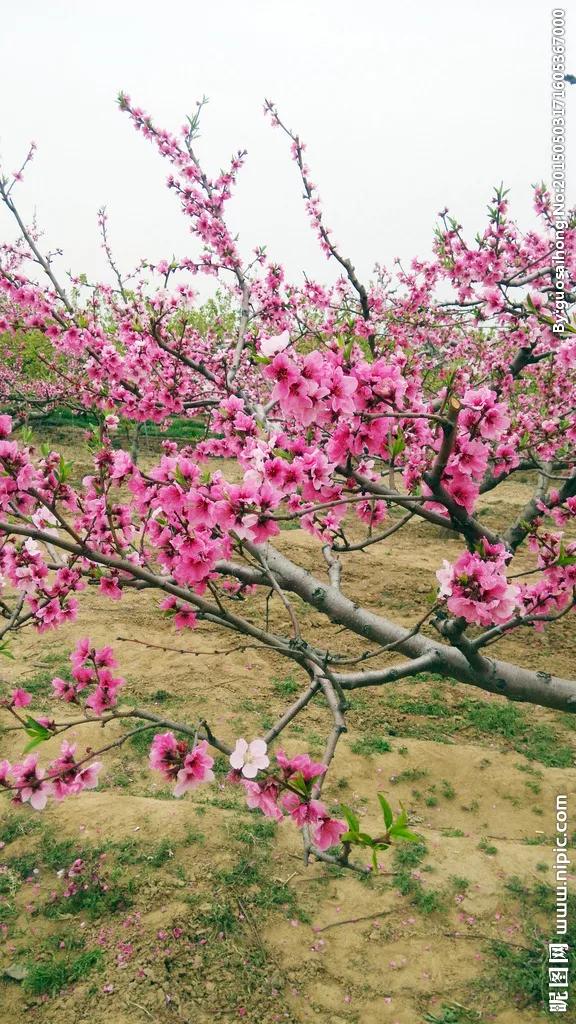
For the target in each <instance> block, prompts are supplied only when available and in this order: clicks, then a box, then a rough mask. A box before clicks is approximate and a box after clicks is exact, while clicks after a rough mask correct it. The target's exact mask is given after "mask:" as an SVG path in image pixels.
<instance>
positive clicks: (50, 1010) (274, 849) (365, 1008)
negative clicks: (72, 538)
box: [0, 484, 576, 1024]
mask: <svg viewBox="0 0 576 1024" xmlns="http://www.w3.org/2000/svg"><path fill="white" fill-rule="evenodd" d="M502 493H503V497H502V496H500V492H498V496H497V497H496V495H494V498H493V499H492V500H488V501H487V502H486V512H485V515H486V521H487V522H494V523H496V522H498V521H499V520H500V519H501V518H502V517H503V518H504V519H506V518H509V517H510V515H511V514H512V513H513V512H514V511H519V509H520V508H521V506H522V503H523V502H524V501H525V499H526V497H527V496H528V495H529V493H530V492H529V487H528V484H514V485H510V486H508V487H507V488H505V489H503V492H502ZM399 536H400V539H398V538H393V540H394V544H391V545H390V546H389V547H386V546H384V547H382V548H380V549H379V548H371V549H369V554H367V555H361V554H359V555H354V556H350V559H349V562H347V565H346V570H345V573H344V577H343V587H344V589H345V590H346V592H347V593H349V594H350V595H351V596H355V597H356V598H357V599H358V600H361V601H362V603H363V604H364V605H367V606H369V607H372V608H374V609H379V610H381V611H383V612H386V611H388V612H389V613H390V614H391V615H393V616H394V617H395V618H396V619H397V620H399V621H402V622H405V623H406V624H408V623H410V622H412V621H414V616H415V613H421V612H422V610H425V607H426V604H425V600H426V595H427V594H428V593H430V591H431V590H432V589H433V587H434V583H435V578H434V571H435V570H436V569H437V568H438V566H439V565H440V564H441V560H442V558H452V557H453V556H454V555H455V554H456V553H457V552H458V551H459V550H460V547H459V545H458V543H457V542H455V541H453V540H450V539H446V538H445V537H444V536H442V535H440V533H439V532H434V531H432V532H430V530H429V529H426V528H424V527H423V526H414V527H410V528H409V529H407V530H405V531H403V532H402V533H401V534H400V535H399ZM424 538H426V540H425V542H424ZM280 546H281V547H282V548H284V549H285V550H286V551H290V552H291V553H292V554H294V555H295V556H296V555H297V556H298V557H299V558H300V559H301V560H302V561H303V562H304V563H305V564H307V565H309V566H310V567H314V568H315V571H317V572H319V573H322V572H323V569H322V568H321V567H320V566H319V565H318V564H317V563H316V562H315V558H316V553H315V550H316V549H315V545H314V542H313V541H312V540H311V539H310V538H309V537H308V536H306V535H305V534H303V533H302V532H301V531H297V530H294V531H292V530H291V531H287V532H285V533H283V535H282V537H281V540H280ZM158 600H159V599H158V598H157V597H156V596H153V595H149V594H145V595H142V594H141V595H137V594H134V593H128V594H126V596H125V597H124V598H123V599H122V601H121V602H119V603H113V602H111V601H109V600H106V599H105V598H101V597H99V596H98V595H97V594H95V593H90V594H89V595H88V596H87V599H86V600H84V601H83V602H82V610H81V616H80V618H79V620H78V622H76V623H75V624H74V625H73V626H70V627H67V628H65V629H62V630H60V631H58V632H57V633H54V634H48V635H45V636H43V637H42V636H38V635H36V634H32V633H28V634H26V635H22V636H21V637H19V638H18V640H17V641H16V642H15V643H14V645H13V650H14V653H15V655H16V660H15V662H13V663H12V662H10V663H6V665H3V666H2V675H3V679H4V680H5V682H6V683H8V684H10V685H13V684H14V682H15V681H19V682H21V683H22V684H23V685H24V684H26V685H27V686H28V688H29V689H31V690H32V691H33V692H34V695H35V702H34V704H33V709H34V710H35V711H37V712H40V709H47V708H48V707H49V706H50V704H49V702H48V701H47V699H46V698H47V694H48V693H49V691H50V679H51V678H52V676H53V675H57V674H61V673H62V671H63V665H64V664H65V661H66V658H67V655H68V653H69V651H70V650H71V649H72V647H73V645H74V643H75V642H76V640H77V639H78V638H79V637H81V636H84V635H90V637H91V638H92V640H93V641H94V643H95V644H97V645H100V644H102V643H111V644H113V645H114V647H115V648H116V651H117V654H118V657H119V661H120V666H121V671H122V674H123V675H124V676H125V677H126V679H127V686H126V688H125V694H124V702H125V704H126V705H129V704H147V705H148V706H149V707H152V708H154V710H155V711H158V712H159V713H163V714H165V715H166V717H168V718H171V719H174V720H179V721H186V722H188V723H194V722H195V721H197V720H198V719H199V718H200V717H202V718H206V719H207V720H208V722H209V723H210V725H211V726H212V728H213V729H214V731H215V732H216V733H217V734H218V735H220V736H221V737H222V738H223V739H224V740H226V741H228V742H233V741H234V738H235V737H237V736H238V735H245V736H247V737H252V736H254V735H258V734H259V733H260V732H261V731H262V729H263V728H266V727H267V726H268V725H269V724H271V722H272V721H273V720H274V719H275V718H276V717H277V716H278V715H279V714H280V713H281V712H282V710H283V708H285V707H286V706H287V705H288V704H289V703H290V701H291V700H293V699H294V694H295V693H297V691H298V689H299V688H300V687H301V686H302V685H304V679H303V678H302V676H301V675H300V674H299V672H298V670H295V669H292V668H291V667H290V666H289V665H288V666H287V664H286V663H285V662H283V661H282V660H281V659H279V658H277V657H275V656H273V655H268V654H265V653H264V652H262V651H259V650H245V651H239V650H233V651H232V653H224V652H226V651H228V650H229V649H230V648H234V647H236V646H237V644H235V642H234V638H233V637H232V636H231V635H224V634H223V633H222V632H218V631H215V630H212V629H208V628H206V627H204V626H201V627H200V628H199V629H197V630H196V631H194V632H193V633H188V634H186V635H184V636H182V635H181V634H180V635H179V634H175V633H174V632H173V631H172V630H171V628H170V626H169V624H168V623H167V622H165V621H163V620H162V619H161V617H160V616H159V615H158V614H157V611H156V607H157V604H158ZM246 607H247V606H246ZM281 611H282V610H281V609H274V611H273V614H274V615H278V616H280V615H281ZM248 613H249V609H248ZM302 616H303V617H302V622H303V628H304V631H305V634H306V635H307V636H308V637H313V638H314V640H315V641H316V642H318V641H320V640H321V639H325V640H327V639H328V638H331V639H332V640H333V638H334V634H335V627H333V626H331V625H330V624H329V623H326V622H325V621H324V620H322V618H321V617H320V616H319V615H317V614H316V613H315V612H310V611H307V610H305V609H304V610H303V611H302ZM120 638H122V639H120ZM575 641H576V636H575V631H574V625H573V620H572V621H570V620H569V619H568V618H567V619H563V620H561V621H560V622H559V623H558V624H557V625H556V626H555V627H554V628H552V629H551V630H549V631H548V632H546V633H543V634H533V633H526V634H523V635H520V636H516V637H515V638H514V639H510V640H507V641H505V642H503V643H502V644H501V645H500V646H499V648H498V655H499V656H500V657H502V658H509V659H515V658H517V659H518V660H519V661H520V662H521V663H522V664H524V665H526V666H531V667H534V668H538V669H542V670H546V671H556V672H558V673H559V674H565V675H567V676H568V675H571V674H573V671H574V668H573V666H574V663H575V657H574V655H575V650H576V642H575ZM146 645H158V647H162V646H171V647H177V648H185V649H186V650H187V651H190V652H192V653H190V654H180V653H176V652H175V651H162V650H159V649H157V648H156V647H154V646H146ZM341 649H346V650H349V651H358V650H360V649H361V648H360V646H359V644H357V643H356V641H353V640H352V641H350V642H346V643H345V644H344V643H343V644H342V648H341ZM349 726H350V729H349V733H348V734H347V736H345V737H344V739H343V740H342V742H341V745H340V747H339V749H338V753H337V756H336V759H335V762H334V765H333V768H332V771H331V775H330V780H329V783H328V784H327V787H326V798H327V801H328V802H329V803H330V805H331V806H333V807H337V805H338V802H339V801H340V800H343V801H344V802H345V803H347V804H349V805H351V806H353V807H354V808H355V810H356V811H357V812H358V813H359V814H360V815H362V821H363V824H364V823H365V825H366V828H367V830H368V831H370V830H371V829H372V828H377V800H376V794H377V792H379V791H380V792H383V793H385V794H386V796H387V798H388V799H389V801H390V802H391V803H392V805H393V806H394V807H395V808H398V807H399V805H400V803H403V804H405V806H406V807H407V808H408V809H409V810H410V814H411V820H412V823H413V827H414V829H415V830H416V831H418V832H419V833H420V834H421V835H422V837H423V843H422V844H420V845H418V846H417V847H408V845H407V846H406V847H405V848H402V849H399V850H397V851H394V852H391V853H389V854H388V855H386V856H384V855H383V856H382V857H381V867H382V871H381V873H380V874H379V875H378V876H377V877H374V878H372V879H370V880H369V881H364V880H362V879H361V878H359V877H358V876H354V875H352V874H350V873H345V872H342V871H340V870H336V869H334V870H333V869H331V868H329V867H328V866H326V865H321V864H312V865H310V866H309V867H308V868H306V867H304V865H303V864H302V860H301V851H300V847H299V842H298V834H297V832H296V830H295V829H294V828H293V827H292V826H291V824H290V823H289V822H284V823H283V824H282V825H281V826H280V827H278V828H275V827H274V826H272V825H270V824H269V823H268V822H265V821H264V819H263V818H262V816H260V815H259V814H258V813H257V812H256V813H250V812H248V811H247V810H246V808H245V806H244V805H243V801H242V799H241V796H240V794H238V793H237V791H236V790H235V789H233V788H232V787H230V786H227V785H224V783H223V782H222V781H221V779H222V777H223V775H222V773H223V770H224V769H225V766H224V765H220V766H219V768H220V778H219V781H218V782H217V783H216V784H214V785H213V786H212V787H204V788H202V789H201V790H197V791H196V792H195V793H193V794H191V795H188V796H187V797H185V798H183V799H182V800H175V799H174V798H173V797H172V796H171V795H170V793H169V791H168V790H167V789H166V788H165V787H164V785H163V783H162V782H161V780H160V781H159V779H158V777H157V776H153V775H152V774H151V773H149V772H148V770H147V767H146V753H147V748H148V743H149V740H147V741H146V744H145V745H142V744H138V746H135V745H134V744H133V743H130V742H129V743H127V744H126V745H125V746H124V747H122V748H120V749H119V750H115V751H113V752H112V756H111V757H109V759H108V760H107V761H106V771H105V772H104V773H103V774H102V786H101V787H100V788H99V790H98V791H96V792H93V793H86V794H84V795H82V796H81V797H79V798H77V799H73V800H68V801H65V802H64V803H63V804H61V805H54V804H52V805H51V806H50V808H49V809H47V810H46V812H45V813H44V814H42V815H37V814H36V815H35V813H34V812H30V811H28V810H27V809H25V810H20V811H13V810H10V809H7V811H6V814H5V816H4V825H3V832H2V833H1V835H2V841H3V843H4V846H3V848H2V849H0V863H3V864H4V865H5V866H6V867H5V869H4V873H2V872H0V892H1V894H2V895H1V896H0V899H1V900H2V902H1V903H0V923H1V926H2V928H3V931H4V934H5V945H4V951H3V958H2V962H1V964H0V967H1V968H2V969H6V968H9V969H13V968H14V966H15V965H16V967H17V968H18V967H19V966H22V965H24V967H25V968H26V969H27V970H28V975H27V979H25V980H24V982H22V981H21V980H15V979H12V978H9V977H6V976H5V977H4V978H3V979H2V981H0V1003H1V1007H2V1008H1V1009H0V1021H1V1022H2V1024H23V1022H27V1021H38V1022H42V1024H52V1022H56V1021H58V1022H59V1024H72V1021H74V1022H75V1024H80V1022H85V1021H86V1022H87V1021H90V1022H91V1024H128V1022H135V1021H142V1022H146V1021H147V1020H153V1021H155V1022H161V1024H164V1022H172V1021H173V1022H178V1024H188V1022H198V1024H204V1022H208V1021H223V1022H226V1024H232V1022H236V1021H244V1022H247V1024H268V1022H275V1021H288V1022H294V1024H310V1022H313V1021H319V1020H322V1021H324V1020H326V1021H330V1022H331V1024H332V1022H334V1024H356V1022H362V1024H395V1022H396V1024H418V1022H421V1021H422V1022H423V1021H426V1020H429V1021H433V1022H434V1021H437V1022H445V1024H466V1022H474V1021H495V1022H497V1024H513V1022H514V1024H515V1022H519V1024H531V1022H536V1021H538V1020H541V1019H542V1013H541V1011H540V1010H539V1008H538V1006H537V1004H536V1003H535V1002H534V1000H532V1001H530V999H529V995H530V993H529V991H528V990H529V988H530V986H531V985H534V984H535V985H536V987H538V984H539V980H538V972H539V970H540V968H539V966H538V965H536V966H534V965H533V963H532V959H531V957H532V951H533V948H534V946H535V945H536V947H538V942H539V941H540V940H539V939H538V938H537V935H538V934H539V933H538V928H540V929H542V930H543V931H544V932H546V930H548V931H549V932H550V933H552V931H553V921H554V918H553V898H552V894H551V890H550V884H551V882H552V864H553V854H552V846H553V829H554V809H555V795H556V794H557V793H558V792H563V793H567V795H568V799H569V801H570V799H572V804H574V805H575V806H576V804H575V794H574V790H575V781H576V770H575V768H574V735H575V733H574V724H573V722H572V720H571V719H570V718H569V716H566V715H559V714H555V713H552V712H549V711H546V710H544V709H534V708H531V707H526V708H521V707H519V705H517V704H514V705H512V704H510V703H508V702H506V701H505V700H503V699H501V698H496V697H494V698H492V697H490V696H488V695H486V694H482V693H481V692H480V691H477V690H475V689H473V688H470V687H465V686H462V685H460V684H458V685H455V684H451V683H449V682H445V681H441V680H439V679H438V678H437V677H429V676H428V677H426V678H417V679H415V680H409V681H406V682H403V683H400V684H397V685H395V686H392V687H386V688H383V689H381V690H375V691H373V692H369V691H367V690H363V691H360V692H358V693H357V694H354V696H353V699H352V709H351V712H350V715H349ZM328 728H329V719H328V715H327V712H326V710H325V708H324V707H323V705H322V704H321V703H320V702H319V701H315V702H313V703H312V705H311V706H310V707H309V709H308V711H307V712H306V713H305V714H303V715H302V716H301V717H300V718H299V719H297V720H296V722H295V723H294V724H293V725H292V726H291V727H289V729H288V730H287V731H286V733H285V734H284V736H283V738H282V744H281V745H282V746H283V747H285V748H286V749H287V750H288V751H290V752H292V751H294V752H295V751H298V750H309V751H311V752H312V753H313V754H320V753H321V751H322V747H323V739H324V737H325V735H326V732H327V730H328ZM122 729H123V726H122V725H121V724H119V723H115V724H113V725H111V726H108V727H107V728H106V730H105V731H104V733H103V730H102V728H101V727H100V726H98V725H90V726H85V727H83V728H82V729H81V728H77V729H72V730H70V734H69V736H70V738H71V739H73V740H75V741H76V742H77V743H78V745H79V749H84V748H85V747H87V746H92V747H94V748H96V747H97V746H100V745H102V744H103V739H102V737H103V735H104V740H107V739H114V738H115V737H117V736H119V735H120V734H121V732H122ZM1 739H2V756H8V757H11V756H13V757H16V756H17V755H18V754H19V753H20V752H21V749H22V740H21V738H20V737H19V736H15V734H14V733H5V734H4V735H3V736H2V738H1ZM51 753H52V749H51V745H50V744H47V745H46V749H44V748H42V758H43V759H44V758H45V757H46V758H47V757H48V755H50V754H51ZM31 821H32V825H30V822H31ZM94 851H95V852H94ZM77 856H84V857H85V858H90V857H92V856H93V857H96V858H98V864H99V868H98V871H99V872H100V873H101V875H102V876H103V877H105V879H106V885H107V889H106V890H105V893H103V892H102V891H101V889H98V893H97V896H96V897H95V898H94V899H88V897H86V901H85V902H84V904H82V902H81V901H80V902H79V901H76V903H75V904H69V903H68V902H67V901H66V900H65V899H64V898H63V897H62V890H63V888H64V884H65V883H64V882H63V881H62V879H61V878H60V877H59V876H58V871H59V870H60V869H62V868H66V867H68V866H69V864H70V863H71V862H72V861H73V860H74V859H75V857H77ZM2 883H3V884H2ZM493 941H497V942H499V943H500V945H498V946H494V945H493ZM62 963H65V964H67V965H68V974H67V975H63V976H62V978H61V979H60V980H58V979H59V978H60V976H59V975H58V970H59V968H60V966H61V964H62ZM522 964H524V965H525V967H526V970H525V972H524V973H522V972H523V967H522ZM38 965H40V966H41V968H42V971H41V972H40V974H41V980H40V981H39V982H37V983H36V984H34V983H33V980H32V979H35V978H36V974H37V973H38V971H36V974H35V973H34V969H35V968H38ZM70 965H72V966H70ZM42 972H44V973H43V974H42ZM16 973H18V971H16ZM53 975H54V977H55V979H56V980H51V978H52V976H53ZM42 977H43V978H44V981H42ZM46 977H47V979H48V980H46ZM540 980H541V979H540ZM43 986H44V988H43ZM450 1005H452V1010H451V1011H449V1009H448V1007H449V1006H450ZM450 1013H451V1014H452V1015H451V1016H450ZM426 1014H428V1015H429V1016H428V1017H426ZM564 1019H565V1020H566V1019H570V1018H569V1015H565V1016H564Z"/></svg>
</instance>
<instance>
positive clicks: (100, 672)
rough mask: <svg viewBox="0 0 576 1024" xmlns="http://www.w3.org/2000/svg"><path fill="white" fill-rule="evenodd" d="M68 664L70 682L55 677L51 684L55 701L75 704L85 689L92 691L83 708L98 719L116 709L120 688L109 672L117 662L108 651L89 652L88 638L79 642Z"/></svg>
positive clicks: (109, 648) (78, 701)
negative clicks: (97, 716) (70, 675)
mask: <svg viewBox="0 0 576 1024" xmlns="http://www.w3.org/2000/svg"><path fill="white" fill-rule="evenodd" d="M70 661H71V662H72V677H73V682H68V680H66V679H61V678H60V677H59V676H56V677H55V678H54V679H53V680H52V689H53V691H54V694H55V696H56V697H60V699H61V700H65V701H67V702H68V703H73V704H79V703H80V701H81V698H80V694H81V693H82V692H83V691H84V690H86V689H87V688H88V687H92V686H94V687H95V689H94V690H93V691H92V692H91V693H90V695H89V696H88V698H87V699H86V701H85V706H86V707H87V708H90V709H91V711H93V712H94V714H96V715H102V714H103V713H104V712H105V711H110V710H111V709H112V708H114V707H116V704H117V702H118V696H117V695H118V690H119V689H120V687H121V686H124V682H125V681H124V679H123V678H122V677H121V676H114V675H113V674H112V672H111V671H110V670H111V669H113V668H116V667H117V661H116V659H115V657H114V653H113V651H112V648H111V647H101V648H99V649H96V648H93V647H92V646H91V643H90V639H89V637H84V638H83V639H82V640H79V641H78V643H77V645H76V648H75V650H74V651H73V652H72V654H71V655H70Z"/></svg>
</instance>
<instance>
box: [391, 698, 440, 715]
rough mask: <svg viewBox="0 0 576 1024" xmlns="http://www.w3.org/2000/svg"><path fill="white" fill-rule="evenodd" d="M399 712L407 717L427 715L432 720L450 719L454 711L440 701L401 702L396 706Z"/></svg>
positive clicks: (422, 699) (423, 699)
mask: <svg viewBox="0 0 576 1024" xmlns="http://www.w3.org/2000/svg"><path fill="white" fill-rule="evenodd" d="M395 707H396V708H397V709H398V711H403V712H404V713H405V714H407V715H425V716H427V717H430V718H450V716H451V715H452V709H451V708H450V707H449V706H448V705H446V704H441V703H440V702H439V701H435V700H426V699H425V698H421V699H420V700H414V699H413V700H400V701H398V702H397V703H396V704H395Z"/></svg>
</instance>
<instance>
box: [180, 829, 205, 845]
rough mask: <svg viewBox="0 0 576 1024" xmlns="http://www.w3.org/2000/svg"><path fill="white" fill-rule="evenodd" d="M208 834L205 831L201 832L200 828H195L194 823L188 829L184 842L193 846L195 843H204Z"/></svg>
mask: <svg viewBox="0 0 576 1024" xmlns="http://www.w3.org/2000/svg"><path fill="white" fill-rule="evenodd" d="M205 839H206V836H205V835H204V833H203V832H199V831H198V829H196V828H193V827H192V825H189V827H188V828H187V830H186V833H185V835H184V839H183V840H182V843H183V845H184V846H193V845H194V844H195V843H203V842H204V841H205Z"/></svg>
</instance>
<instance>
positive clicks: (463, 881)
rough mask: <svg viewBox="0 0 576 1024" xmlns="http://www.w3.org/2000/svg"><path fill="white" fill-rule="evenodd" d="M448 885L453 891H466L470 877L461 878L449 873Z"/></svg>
mask: <svg viewBox="0 0 576 1024" xmlns="http://www.w3.org/2000/svg"><path fill="white" fill-rule="evenodd" d="M450 885H451V886H452V888H453V889H454V891H455V892H466V891H467V890H468V889H469V888H470V879H468V878H462V877H460V876H459V875H451V876H450Z"/></svg>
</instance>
